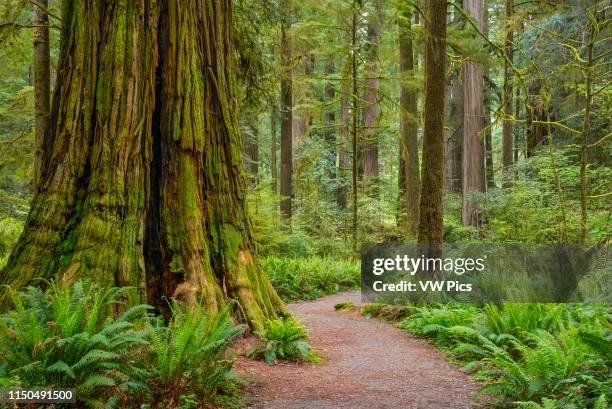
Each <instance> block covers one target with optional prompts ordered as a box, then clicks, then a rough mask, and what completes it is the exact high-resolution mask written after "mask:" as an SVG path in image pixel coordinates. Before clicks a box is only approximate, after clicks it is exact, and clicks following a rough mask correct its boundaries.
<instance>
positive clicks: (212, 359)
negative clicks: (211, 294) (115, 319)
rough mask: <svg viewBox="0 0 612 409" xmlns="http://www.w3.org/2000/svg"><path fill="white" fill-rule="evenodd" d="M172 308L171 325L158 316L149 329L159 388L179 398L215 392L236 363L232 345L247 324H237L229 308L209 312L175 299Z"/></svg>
mask: <svg viewBox="0 0 612 409" xmlns="http://www.w3.org/2000/svg"><path fill="white" fill-rule="evenodd" d="M171 310H172V318H171V320H170V322H169V323H168V325H167V326H166V325H164V323H163V320H162V319H161V318H158V319H157V320H156V321H155V322H154V323H153V325H152V326H151V328H150V331H149V339H150V343H151V345H152V346H153V354H154V357H153V360H154V367H153V371H154V374H155V380H154V383H155V384H156V389H157V390H158V391H165V392H167V393H168V394H170V395H175V401H178V397H179V395H180V393H181V392H187V391H188V390H196V391H199V392H201V394H203V395H211V394H215V393H216V392H217V389H219V387H220V386H221V385H222V383H223V382H224V380H225V379H226V377H227V375H228V372H229V370H230V368H231V365H232V360H230V359H228V357H227V351H228V348H229V346H230V344H231V342H232V341H233V340H234V339H236V337H238V336H239V335H240V334H242V332H243V331H244V330H245V326H243V325H239V326H236V325H234V324H233V323H232V320H231V317H230V316H229V312H228V310H227V309H224V310H223V311H221V312H220V313H218V314H216V315H208V314H206V313H205V312H204V309H203V308H202V307H193V308H185V307H182V306H181V305H180V304H179V303H178V302H176V301H175V302H173V303H172V304H171Z"/></svg>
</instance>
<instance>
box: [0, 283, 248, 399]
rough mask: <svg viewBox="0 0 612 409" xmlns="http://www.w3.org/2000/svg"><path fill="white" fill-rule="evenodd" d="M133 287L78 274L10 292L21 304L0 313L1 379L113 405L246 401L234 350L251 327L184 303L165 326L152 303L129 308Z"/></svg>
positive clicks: (2, 383) (2, 382)
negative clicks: (62, 282)
mask: <svg viewBox="0 0 612 409" xmlns="http://www.w3.org/2000/svg"><path fill="white" fill-rule="evenodd" d="M129 290H130V289H129V288H122V289H119V288H111V289H105V288H102V287H100V286H98V285H95V284H89V283H81V282H77V283H76V284H75V285H74V286H72V287H70V288H62V287H59V286H58V285H56V284H54V283H52V284H51V285H50V288H49V290H48V291H47V292H46V293H45V292H43V291H42V290H41V289H40V288H37V287H28V288H27V289H26V290H25V291H23V292H13V293H12V301H13V305H14V309H13V310H11V311H9V312H7V313H5V314H4V315H2V316H0V386H16V387H24V388H27V387H48V388H75V389H76V395H77V398H78V399H79V401H80V402H82V403H86V404H88V405H90V406H93V407H100V406H104V407H109V408H110V407H126V406H128V405H129V404H130V403H133V402H136V401H138V402H146V401H149V400H152V401H153V402H156V405H153V407H164V408H165V407H183V408H190V407H202V405H203V404H204V403H205V402H216V401H224V402H226V403H228V405H230V406H231V404H232V403H233V402H236V401H237V400H239V399H237V398H236V397H235V395H236V390H235V388H233V387H232V383H234V382H235V380H234V379H231V378H232V377H231V375H230V369H231V366H232V363H233V360H232V359H230V358H229V357H228V354H227V351H228V346H229V345H230V343H231V342H232V341H233V340H234V339H235V338H236V337H237V336H238V335H239V334H241V333H242V332H243V330H244V326H235V325H233V323H232V320H231V318H230V317H229V314H228V312H227V310H226V311H222V312H221V313H220V314H217V315H214V316H209V315H207V314H205V313H204V311H203V309H202V308H200V307H195V308H189V309H188V308H183V307H181V306H180V305H179V304H178V303H177V302H173V304H172V306H171V309H172V312H173V317H172V319H171V320H170V322H169V324H168V325H167V326H166V325H164V323H163V319H162V318H159V317H158V318H155V319H152V317H151V316H150V315H149V311H150V310H151V309H152V307H150V306H148V305H145V304H139V305H135V306H133V307H131V308H129V309H127V310H125V309H124V308H123V307H122V305H121V301H122V299H123V297H124V295H125V293H126V292H127V291H129ZM122 309H123V310H125V311H124V312H122V313H119V312H117V310H122ZM196 397H197V398H196ZM157 403H159V405H157ZM145 406H146V407H152V406H150V405H149V406H147V405H145Z"/></svg>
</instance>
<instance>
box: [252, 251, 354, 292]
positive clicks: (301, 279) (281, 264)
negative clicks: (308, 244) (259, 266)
mask: <svg viewBox="0 0 612 409" xmlns="http://www.w3.org/2000/svg"><path fill="white" fill-rule="evenodd" d="M263 266H264V269H265V271H267V273H268V276H269V277H270V280H271V281H272V285H273V286H274V288H275V289H276V292H277V293H278V295H280V297H281V298H282V299H283V300H284V301H295V300H312V299H315V298H319V297H322V296H325V295H330V294H334V293H337V292H340V291H346V290H353V289H357V288H359V285H360V274H361V270H360V265H359V261H357V260H343V259H335V258H331V257H323V258H307V259H306V258H298V259H289V258H278V257H273V256H269V257H266V258H264V259H263Z"/></svg>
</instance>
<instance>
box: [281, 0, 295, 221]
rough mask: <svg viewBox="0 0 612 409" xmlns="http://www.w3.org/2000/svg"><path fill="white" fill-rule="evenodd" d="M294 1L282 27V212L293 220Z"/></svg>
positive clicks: (287, 0) (287, 1)
mask: <svg viewBox="0 0 612 409" xmlns="http://www.w3.org/2000/svg"><path fill="white" fill-rule="evenodd" d="M292 3H293V2H292V0H283V22H282V26H281V63H282V66H283V69H282V73H281V175H280V194H281V196H282V199H281V202H280V210H281V215H282V217H283V219H285V220H288V219H290V218H291V196H292V193H293V190H292V181H293V73H292V64H293V62H292V50H291V33H290V31H291V18H292V13H293V4H292Z"/></svg>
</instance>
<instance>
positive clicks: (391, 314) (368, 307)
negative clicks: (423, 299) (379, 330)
mask: <svg viewBox="0 0 612 409" xmlns="http://www.w3.org/2000/svg"><path fill="white" fill-rule="evenodd" d="M359 313H360V314H361V315H363V316H364V317H366V318H373V317H375V318H380V319H383V320H385V321H390V322H397V321H400V320H403V319H405V318H407V317H409V316H410V315H412V314H413V313H414V307H412V306H407V305H393V304H380V303H373V304H364V305H362V306H361V308H360V310H359Z"/></svg>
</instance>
